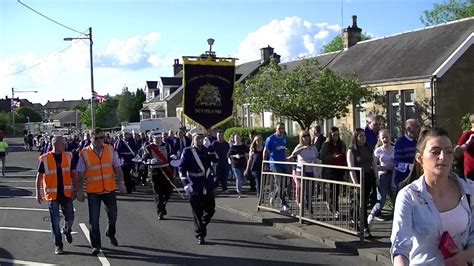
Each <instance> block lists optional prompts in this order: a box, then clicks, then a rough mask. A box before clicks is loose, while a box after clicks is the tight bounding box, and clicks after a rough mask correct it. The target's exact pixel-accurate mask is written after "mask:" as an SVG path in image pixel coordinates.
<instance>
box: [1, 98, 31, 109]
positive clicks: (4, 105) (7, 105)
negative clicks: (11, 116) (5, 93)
mask: <svg viewBox="0 0 474 266" xmlns="http://www.w3.org/2000/svg"><path fill="white" fill-rule="evenodd" d="M15 100H16V101H20V107H30V108H32V109H34V106H33V104H32V103H31V102H30V101H28V99H19V98H15ZM10 110H11V98H5V99H0V112H10Z"/></svg>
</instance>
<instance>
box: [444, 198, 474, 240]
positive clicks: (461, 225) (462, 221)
mask: <svg viewBox="0 0 474 266" xmlns="http://www.w3.org/2000/svg"><path fill="white" fill-rule="evenodd" d="M462 200H464V201H465V203H466V205H467V198H466V197H464V198H463V199H462ZM439 215H440V217H441V228H442V229H441V230H442V231H443V232H444V231H448V232H449V234H450V235H451V236H457V235H459V234H461V233H462V232H464V230H465V228H466V225H467V224H468V223H469V213H468V212H467V211H466V209H464V208H463V207H462V204H461V200H460V201H459V203H458V205H457V206H456V207H455V208H454V209H452V210H449V211H445V212H440V213H439ZM453 217H456V219H453Z"/></svg>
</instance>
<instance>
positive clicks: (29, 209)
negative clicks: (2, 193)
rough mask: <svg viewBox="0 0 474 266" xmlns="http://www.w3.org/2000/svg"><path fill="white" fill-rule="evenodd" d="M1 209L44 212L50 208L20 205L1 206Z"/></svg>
mask: <svg viewBox="0 0 474 266" xmlns="http://www.w3.org/2000/svg"><path fill="white" fill-rule="evenodd" d="M0 210H15V211H42V212H49V209H40V208H19V207H0Z"/></svg>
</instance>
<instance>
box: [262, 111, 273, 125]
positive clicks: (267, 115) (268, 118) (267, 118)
mask: <svg viewBox="0 0 474 266" xmlns="http://www.w3.org/2000/svg"><path fill="white" fill-rule="evenodd" d="M272 116H273V114H272V112H269V111H266V110H264V111H263V127H269V128H273V127H274V125H272V120H273V119H272Z"/></svg>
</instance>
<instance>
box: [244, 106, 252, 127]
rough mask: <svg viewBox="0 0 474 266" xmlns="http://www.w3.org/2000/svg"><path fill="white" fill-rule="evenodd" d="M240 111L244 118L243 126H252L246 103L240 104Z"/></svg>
mask: <svg viewBox="0 0 474 266" xmlns="http://www.w3.org/2000/svg"><path fill="white" fill-rule="evenodd" d="M242 113H243V118H244V121H243V124H244V127H252V115H251V113H250V108H249V106H248V105H244V106H242Z"/></svg>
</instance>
